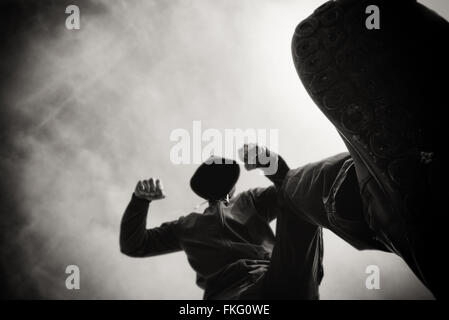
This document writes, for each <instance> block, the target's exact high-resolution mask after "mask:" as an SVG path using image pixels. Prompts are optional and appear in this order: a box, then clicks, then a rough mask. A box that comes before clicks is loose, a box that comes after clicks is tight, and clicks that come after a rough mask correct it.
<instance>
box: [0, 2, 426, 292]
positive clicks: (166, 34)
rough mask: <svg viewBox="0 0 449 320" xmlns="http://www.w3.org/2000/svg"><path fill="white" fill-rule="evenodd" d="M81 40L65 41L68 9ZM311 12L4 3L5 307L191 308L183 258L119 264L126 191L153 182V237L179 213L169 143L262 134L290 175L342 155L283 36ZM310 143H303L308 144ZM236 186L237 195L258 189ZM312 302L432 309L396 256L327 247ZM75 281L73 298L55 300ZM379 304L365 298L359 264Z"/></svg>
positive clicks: (246, 176)
mask: <svg viewBox="0 0 449 320" xmlns="http://www.w3.org/2000/svg"><path fill="white" fill-rule="evenodd" d="M69 4H76V5H78V6H79V7H80V10H81V29H80V30H67V29H66V28H65V19H66V17H67V15H66V14H65V8H66V6H67V5H69ZM320 4H321V1H318V0H315V1H312V0H309V1H294V0H283V1H269V0H264V1H260V0H246V1H238V2H237V1H225V0H215V1H208V0H190V1H189V0H172V1H156V0H145V1H144V0H142V1H124V0H122V1H120V0H116V1H106V0H98V1H93V0H92V1H88V0H85V1H50V0H48V1H39V2H31V1H14V2H12V1H7V2H2V4H1V10H0V12H1V17H0V21H1V24H2V26H1V40H2V43H4V44H5V46H4V49H2V52H1V56H0V60H1V62H0V74H1V75H2V77H1V83H0V85H1V87H0V98H1V100H0V101H1V105H2V111H1V112H2V114H1V117H0V124H1V129H0V137H1V138H2V147H1V161H0V168H1V172H2V185H1V191H2V192H1V203H2V213H1V215H2V216H1V257H2V259H1V268H2V269H1V270H0V273H1V274H2V297H4V298H55V299H81V298H83V299H106V298H112V299H115V298H137V299H182V298H185V299H199V298H201V296H202V292H201V290H200V289H198V288H197V287H196V286H195V284H194V281H195V274H194V272H193V271H192V270H191V269H190V267H189V266H188V264H187V261H186V259H185V256H184V254H183V253H176V254H172V255H167V256H161V257H157V258H152V259H141V260H138V259H131V258H128V257H125V256H123V255H121V254H120V252H119V249H118V230H119V222H120V218H121V214H122V212H123V210H124V208H125V207H126V205H127V202H128V201H129V199H130V196H131V193H132V190H133V188H134V186H135V183H136V182H137V181H138V180H139V179H143V178H149V177H151V176H154V177H159V178H161V179H162V180H163V181H164V185H165V187H166V190H167V199H165V200H164V201H160V202H157V203H154V205H153V204H152V207H151V210H152V211H151V214H150V222H149V223H150V226H156V225H159V224H160V223H162V222H164V221H167V220H173V219H176V218H178V217H179V216H180V215H185V214H188V213H189V212H191V211H192V208H193V207H194V206H195V205H196V204H197V203H198V202H199V201H200V200H199V199H198V198H196V197H195V195H193V194H192V192H191V191H190V190H189V187H188V181H189V178H190V175H191V173H192V171H193V169H194V166H190V165H179V166H176V165H174V164H172V163H171V162H170V158H169V154H170V148H171V146H172V144H171V142H170V141H169V136H170V132H171V131H172V130H173V129H176V128H185V129H187V130H191V128H192V121H194V120H201V121H202V124H203V127H204V128H217V129H220V130H221V129H224V128H267V129H270V128H274V129H279V130H280V131H279V132H280V152H281V153H282V154H283V156H284V157H285V158H286V159H287V161H288V162H289V164H290V166H292V167H294V166H298V165H301V164H304V163H307V162H309V161H316V160H318V159H320V158H322V157H327V156H329V155H332V154H334V153H337V152H341V151H344V150H345V148H344V146H343V144H342V142H341V141H340V139H339V137H338V135H337V134H336V133H335V130H334V129H333V127H332V126H331V125H330V124H329V123H328V121H327V120H326V119H325V118H324V116H323V115H322V114H321V113H320V112H319V111H318V110H317V108H316V107H315V106H314V105H313V103H312V102H311V100H310V98H309V97H308V96H307V94H306V92H305V91H304V89H303V88H302V86H301V84H300V82H299V80H298V78H297V76H296V73H295V70H294V67H293V64H292V61H291V57H290V40H291V36H292V32H293V30H294V28H295V26H296V24H297V23H298V22H299V21H300V20H302V19H303V18H305V17H306V16H307V15H308V14H309V13H310V12H312V11H313V10H314V9H315V8H316V7H318V6H319V5H320ZM311 136H313V139H311V138H310V137H311ZM267 184H268V182H267V181H265V180H264V179H263V177H260V176H258V175H256V174H254V173H243V174H242V177H241V180H240V182H239V185H238V191H239V190H240V191H242V190H245V189H247V188H249V187H254V186H260V185H267ZM325 252H326V253H325V272H326V275H325V280H324V283H323V285H322V288H321V295H322V298H429V297H430V294H429V293H428V292H427V291H426V290H425V289H424V288H423V287H422V285H421V284H419V282H418V281H417V280H416V278H415V277H414V276H413V275H412V274H411V272H410V271H409V270H408V268H407V267H406V266H405V264H404V263H403V262H402V261H401V260H400V259H399V258H397V257H395V256H393V255H390V254H384V253H379V252H357V251H355V250H354V249H352V248H351V247H349V246H348V245H347V244H345V243H344V242H343V241H342V240H341V239H338V238H337V237H335V236H334V235H332V234H331V233H326V242H325ZM71 264H75V265H78V266H79V267H80V272H81V289H80V290H77V291H71V290H67V289H66V288H65V278H66V276H67V275H66V274H65V268H66V266H68V265H71ZM370 264H377V265H379V267H380V269H381V271H382V277H383V278H382V279H384V280H383V282H381V285H382V284H384V286H383V287H382V290H379V291H367V290H366V288H365V287H364V283H365V282H364V279H365V278H366V274H365V273H364V272H365V268H366V266H367V265H370Z"/></svg>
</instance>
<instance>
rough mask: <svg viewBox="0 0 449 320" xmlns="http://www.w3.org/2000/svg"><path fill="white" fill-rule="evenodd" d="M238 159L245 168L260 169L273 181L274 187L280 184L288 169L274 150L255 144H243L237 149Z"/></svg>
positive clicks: (278, 186) (277, 187)
mask: <svg viewBox="0 0 449 320" xmlns="http://www.w3.org/2000/svg"><path fill="white" fill-rule="evenodd" d="M239 156H240V159H241V160H242V161H243V162H244V164H245V169H246V170H254V169H261V170H262V171H263V173H264V174H265V176H266V177H267V178H268V179H270V181H271V182H273V183H274V185H275V186H276V189H279V188H280V187H281V186H282V183H283V181H284V178H285V176H286V175H287V172H288V171H289V170H290V168H289V167H288V165H287V163H286V162H285V160H284V159H283V158H282V157H281V156H279V155H278V154H276V153H275V152H273V151H271V150H269V149H267V148H266V147H263V146H258V145H256V144H245V145H244V146H243V148H241V149H240V150H239Z"/></svg>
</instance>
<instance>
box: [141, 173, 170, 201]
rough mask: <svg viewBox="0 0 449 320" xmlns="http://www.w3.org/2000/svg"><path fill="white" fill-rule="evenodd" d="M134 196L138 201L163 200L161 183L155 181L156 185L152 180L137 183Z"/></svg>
mask: <svg viewBox="0 0 449 320" xmlns="http://www.w3.org/2000/svg"><path fill="white" fill-rule="evenodd" d="M134 195H135V196H136V197H137V198H140V199H146V200H148V201H153V200H160V199H164V198H165V194H164V189H163V187H162V182H161V181H160V180H159V179H156V183H155V181H154V180H153V178H150V179H148V180H143V181H139V182H138V183H137V186H136V189H135V190H134Z"/></svg>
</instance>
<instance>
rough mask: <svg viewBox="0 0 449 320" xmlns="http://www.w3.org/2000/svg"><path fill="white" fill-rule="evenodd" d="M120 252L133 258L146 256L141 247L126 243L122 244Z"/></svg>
mask: <svg viewBox="0 0 449 320" xmlns="http://www.w3.org/2000/svg"><path fill="white" fill-rule="evenodd" d="M120 252H121V253H122V254H124V255H125V256H128V257H131V258H142V257H144V252H143V250H140V249H139V248H131V247H128V246H126V245H123V244H120Z"/></svg>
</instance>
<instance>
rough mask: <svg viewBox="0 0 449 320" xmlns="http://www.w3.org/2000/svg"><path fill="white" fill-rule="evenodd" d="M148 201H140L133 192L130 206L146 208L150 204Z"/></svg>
mask: <svg viewBox="0 0 449 320" xmlns="http://www.w3.org/2000/svg"><path fill="white" fill-rule="evenodd" d="M150 202H151V201H150V200H147V199H142V198H139V197H137V196H136V195H135V194H134V192H133V195H132V196H131V203H130V204H131V205H132V206H139V207H141V206H148V205H149V204H150Z"/></svg>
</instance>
